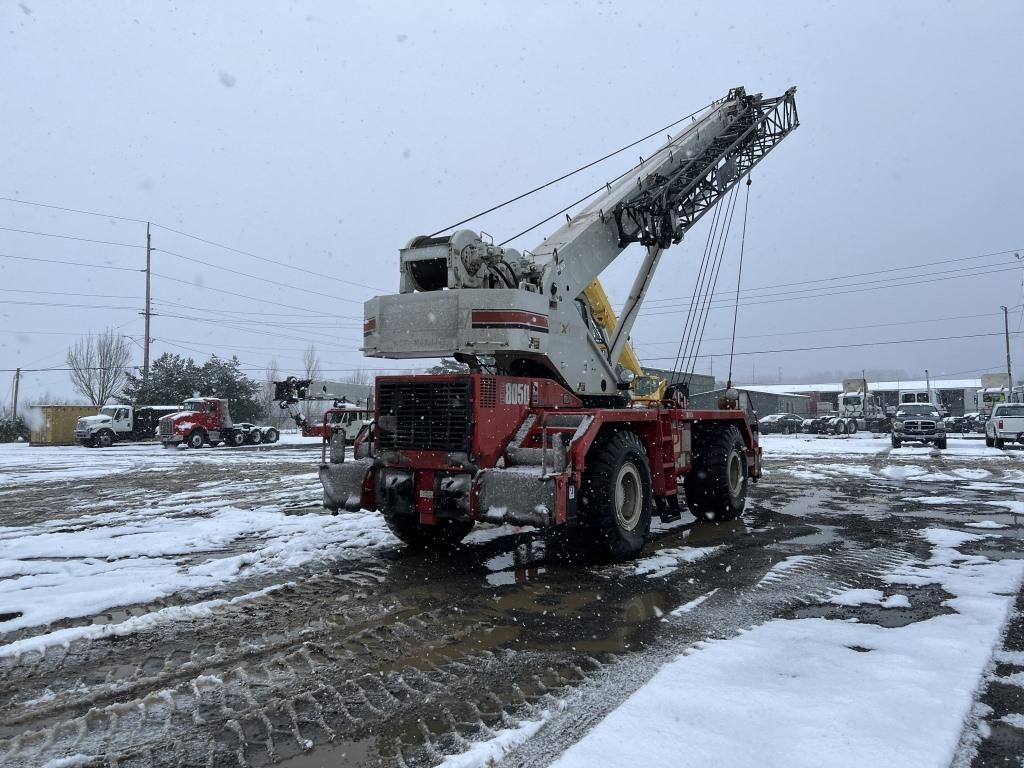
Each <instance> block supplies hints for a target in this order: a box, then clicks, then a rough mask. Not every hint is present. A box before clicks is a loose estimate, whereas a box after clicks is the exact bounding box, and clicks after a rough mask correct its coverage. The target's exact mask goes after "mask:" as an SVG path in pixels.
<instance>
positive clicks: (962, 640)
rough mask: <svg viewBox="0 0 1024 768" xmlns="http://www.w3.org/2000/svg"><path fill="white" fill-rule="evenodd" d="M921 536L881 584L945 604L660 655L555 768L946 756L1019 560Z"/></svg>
mask: <svg viewBox="0 0 1024 768" xmlns="http://www.w3.org/2000/svg"><path fill="white" fill-rule="evenodd" d="M925 536H926V538H927V540H928V541H929V542H930V543H931V544H932V547H933V554H932V557H931V558H930V559H929V560H928V561H927V562H925V563H923V564H917V565H913V566H901V567H900V568H898V569H896V571H894V572H893V573H892V574H891V575H890V577H889V578H888V579H887V580H888V581H893V582H898V581H901V580H907V581H914V583H935V584H939V585H940V586H941V587H942V588H943V589H945V590H946V591H947V592H949V593H950V594H952V595H954V597H953V598H952V599H950V600H948V601H947V605H948V606H949V607H951V608H952V609H953V610H954V611H955V613H950V614H942V615H939V616H934V617H932V618H929V619H926V620H923V621H918V622H914V623H912V624H908V625H905V626H902V627H894V628H887V627H881V626H878V625H875V624H868V623H852V622H848V621H839V620H829V619H823V618H812V619H792V620H787V619H776V620H772V621H769V622H767V623H765V624H762V625H760V626H757V627H754V628H753V629H751V630H749V631H747V632H744V633H742V634H740V635H738V636H736V637H734V638H731V639H729V640H722V641H717V642H713V643H707V644H701V645H700V646H699V647H698V648H696V649H694V650H692V651H691V652H690V653H688V654H685V655H682V656H680V657H678V658H676V659H675V660H674V661H671V662H670V663H668V664H667V665H665V666H664V667H663V668H662V669H661V670H660V671H659V672H658V673H657V674H656V675H655V676H654V678H653V679H652V680H651V681H650V682H648V683H647V684H646V685H644V686H643V687H642V688H640V689H639V690H638V691H637V692H636V693H634V694H633V695H632V696H631V697H630V698H628V699H627V700H626V701H625V702H624V703H623V704H622V705H621V706H620V707H618V708H617V709H616V710H614V711H613V712H612V713H611V714H609V715H608V716H607V717H606V718H605V719H604V720H603V721H602V722H601V723H599V724H598V725H597V726H596V727H594V728H593V729H592V730H591V731H590V732H589V733H588V734H587V735H586V736H585V737H584V738H583V739H582V740H581V741H579V742H578V743H576V744H575V745H574V746H572V747H570V748H569V749H568V750H567V751H566V752H565V753H564V754H563V755H562V756H561V757H560V758H559V759H558V760H556V761H555V762H554V763H553V766H554V768H589V767H590V766H594V765H641V764H642V765H644V766H645V768H685V767H686V766H707V765H715V766H717V767H719V768H733V767H734V766H735V767H736V768H740V767H742V768H747V767H748V766H751V765H786V766H790V767H791V768H795V767H802V766H807V768H812V767H813V768H816V767H817V766H820V765H821V764H822V759H823V758H822V755H826V756H827V758H826V762H827V763H828V764H829V765H830V766H836V767H837V768H863V767H864V766H867V765H870V766H872V767H873V768H889V767H890V766H891V767H892V768H897V767H898V766H899V767H902V766H907V765H915V766H935V767H936V768H938V767H939V766H943V767H945V766H948V765H949V764H950V762H951V761H952V759H953V757H954V755H955V753H956V749H957V746H958V743H959V737H960V733H961V729H962V727H963V724H964V722H965V721H966V720H967V718H968V717H969V716H970V713H971V708H972V705H973V695H974V691H975V690H976V688H977V686H978V682H979V680H981V678H982V675H983V674H984V671H985V669H986V666H987V664H988V663H989V661H990V659H991V658H992V654H993V648H994V647H995V646H996V645H997V644H998V642H999V640H1000V636H1001V634H1002V628H1003V627H1004V625H1005V623H1006V621H1007V618H1008V616H1009V615H1010V613H1011V611H1012V608H1013V603H1014V599H1015V596H1016V593H1017V590H1018V589H1019V588H1020V585H1021V579H1022V576H1024V562H1022V561H1018V560H1010V559H1006V560H999V561H992V560H988V559H987V558H976V557H973V556H968V555H963V554H962V553H959V552H957V551H956V549H955V548H956V547H957V546H960V545H963V544H966V543H969V542H972V541H975V540H977V539H979V538H981V537H980V536H978V535H976V534H969V533H964V532H960V531H947V530H943V529H929V530H928V531H926V532H925ZM780 565H781V564H780ZM793 567H795V566H793ZM874 592H877V590H875V591H874ZM879 594H880V593H879ZM899 597H903V596H899ZM865 651H866V652H865ZM695 712H698V713H700V716H699V717H694V713H695ZM751 712H756V713H758V716H757V717H750V713H751ZM738 724H741V725H738ZM738 728H739V730H737V729H738ZM636 734H643V738H642V739H637V738H636ZM738 734H740V736H738ZM681 744H682V745H685V749H681V748H680V745H681Z"/></svg>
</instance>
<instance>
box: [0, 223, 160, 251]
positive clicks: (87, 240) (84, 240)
mask: <svg viewBox="0 0 1024 768" xmlns="http://www.w3.org/2000/svg"><path fill="white" fill-rule="evenodd" d="M0 230H2V231H4V232H17V233H19V234H22V235H37V236H38V237H56V238H59V239H61V240H77V241H79V242H82V243H97V244H99V245H116V246H118V247H120V248H145V247H146V246H144V245H138V244H137V243H115V242H111V241H110V240H93V239H92V238H89V237H75V236H73V235H58V234H55V233H53V232H36V231H34V230H31V229H15V228H14V227H0Z"/></svg>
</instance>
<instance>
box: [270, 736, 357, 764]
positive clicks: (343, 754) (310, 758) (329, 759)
mask: <svg viewBox="0 0 1024 768" xmlns="http://www.w3.org/2000/svg"><path fill="white" fill-rule="evenodd" d="M372 742H373V740H372V739H360V740H359V741H340V742H335V743H326V744H320V745H319V746H317V747H316V749H313V750H312V751H310V752H304V753H302V754H298V755H295V756H293V757H290V758H286V759H284V760H282V761H281V762H279V763H275V765H277V766H278V768H344V766H348V765H353V766H354V765H365V764H367V763H368V762H369V759H370V756H371V750H372Z"/></svg>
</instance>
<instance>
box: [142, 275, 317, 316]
mask: <svg viewBox="0 0 1024 768" xmlns="http://www.w3.org/2000/svg"><path fill="white" fill-rule="evenodd" d="M153 277H159V278H160V279H162V280H170V281H171V282H174V283H181V284H182V285H187V286H189V287H190V288H199V289H200V290H204V291H215V292H217V293H223V294H226V295H228V296H235V297H236V298H242V299H249V300H250V301H258V302H260V303H262V304H273V305H274V306H276V307H285V308H286V309H300V310H302V309H308V308H307V307H297V306H295V305H294V304H283V303H281V302H280V301H271V300H270V299H267V298H262V297H258V296H249V295H247V294H244V293H237V292H235V291H226V290H224V289H223V288H213V287H211V286H209V285H197V284H196V283H193V282H190V281H188V280H181V279H179V278H177V277H171V276H170V275H161V274H160V273H159V272H154V273H153Z"/></svg>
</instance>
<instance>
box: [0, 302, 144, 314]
mask: <svg viewBox="0 0 1024 768" xmlns="http://www.w3.org/2000/svg"><path fill="white" fill-rule="evenodd" d="M0 304H19V305H23V306H32V307H62V308H65V309H130V310H132V311H133V312H137V311H138V309H139V308H138V307H120V306H114V305H112V304H61V303H56V302H46V301H15V300H14V299H0Z"/></svg>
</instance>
